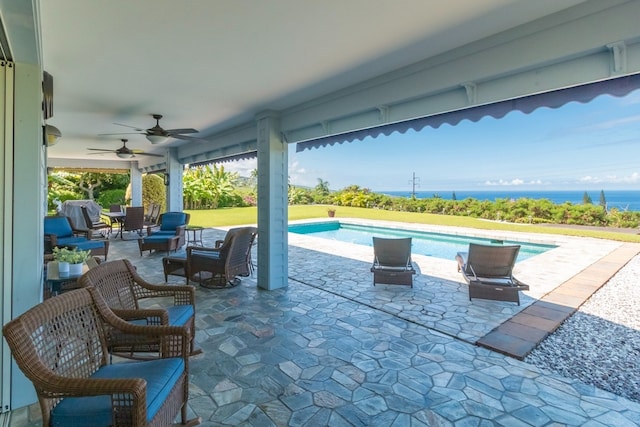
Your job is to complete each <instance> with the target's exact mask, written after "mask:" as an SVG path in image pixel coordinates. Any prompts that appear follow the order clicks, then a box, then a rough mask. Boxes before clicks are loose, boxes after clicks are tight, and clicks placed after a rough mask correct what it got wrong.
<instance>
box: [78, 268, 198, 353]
mask: <svg viewBox="0 0 640 427" xmlns="http://www.w3.org/2000/svg"><path fill="white" fill-rule="evenodd" d="M78 284H79V285H80V286H82V287H95V288H96V289H98V291H99V292H100V294H101V295H102V297H103V298H104V299H105V301H106V303H107V305H108V306H109V308H110V309H111V310H113V311H114V313H116V315H118V316H120V317H121V318H123V319H125V320H127V321H130V322H133V323H136V324H150V325H170V326H186V327H187V329H188V330H189V331H190V335H191V339H190V353H191V354H199V353H200V352H201V351H200V350H195V349H194V347H195V342H194V336H195V298H196V296H195V288H193V287H192V286H178V285H171V286H168V285H154V284H151V283H149V282H147V281H146V280H144V279H143V278H142V277H140V276H139V275H138V273H137V271H136V269H135V267H134V266H133V265H132V264H131V263H130V262H129V261H128V260H126V259H122V260H116V261H111V262H106V263H102V264H100V265H98V266H97V267H94V268H92V269H90V270H89V271H88V272H87V273H85V274H84V275H83V276H82V277H80V279H79V280H78ZM149 298H165V299H166V298H173V305H172V306H168V307H166V308H154V309H141V308H140V304H139V303H140V301H141V300H143V299H149ZM109 345H110V349H111V351H112V353H114V354H117V355H119V356H122V357H128V358H133V359H145V358H146V357H148V355H146V354H145V353H149V352H156V351H157V350H158V343H156V342H149V341H148V340H140V341H132V340H130V339H129V337H122V336H116V335H114V336H112V337H110V343H109Z"/></svg>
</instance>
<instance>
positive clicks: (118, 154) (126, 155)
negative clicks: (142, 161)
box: [116, 153, 133, 159]
mask: <svg viewBox="0 0 640 427" xmlns="http://www.w3.org/2000/svg"><path fill="white" fill-rule="evenodd" d="M116 155H117V156H118V157H120V158H121V159H130V158H132V157H133V153H116Z"/></svg>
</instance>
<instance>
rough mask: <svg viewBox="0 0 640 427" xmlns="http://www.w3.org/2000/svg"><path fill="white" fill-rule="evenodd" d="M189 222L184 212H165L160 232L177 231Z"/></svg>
mask: <svg viewBox="0 0 640 427" xmlns="http://www.w3.org/2000/svg"><path fill="white" fill-rule="evenodd" d="M186 222H187V215H186V214H185V213H184V212H165V213H164V214H163V215H162V224H160V230H162V231H170V230H172V231H175V229H176V228H178V227H179V226H181V225H185V223H186Z"/></svg>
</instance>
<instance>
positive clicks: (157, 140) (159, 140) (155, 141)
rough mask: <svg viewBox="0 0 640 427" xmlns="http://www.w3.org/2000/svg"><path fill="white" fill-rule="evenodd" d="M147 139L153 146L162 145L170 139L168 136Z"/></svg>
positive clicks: (153, 136) (152, 136) (149, 136)
mask: <svg viewBox="0 0 640 427" xmlns="http://www.w3.org/2000/svg"><path fill="white" fill-rule="evenodd" d="M147 139H148V140H149V142H150V143H152V144H161V143H163V142H165V141H166V140H167V139H169V137H168V136H162V135H147Z"/></svg>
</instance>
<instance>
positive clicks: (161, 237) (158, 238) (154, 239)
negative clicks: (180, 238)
mask: <svg viewBox="0 0 640 427" xmlns="http://www.w3.org/2000/svg"><path fill="white" fill-rule="evenodd" d="M172 237H176V235H175V234H174V233H171V234H162V233H153V234H152V235H151V236H147V237H145V238H144V239H142V241H143V242H150V243H160V242H166V241H167V240H169V239H171V238H172Z"/></svg>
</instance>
